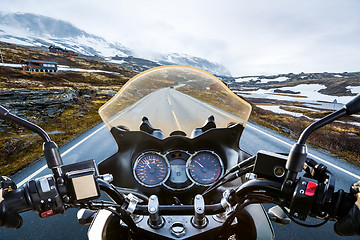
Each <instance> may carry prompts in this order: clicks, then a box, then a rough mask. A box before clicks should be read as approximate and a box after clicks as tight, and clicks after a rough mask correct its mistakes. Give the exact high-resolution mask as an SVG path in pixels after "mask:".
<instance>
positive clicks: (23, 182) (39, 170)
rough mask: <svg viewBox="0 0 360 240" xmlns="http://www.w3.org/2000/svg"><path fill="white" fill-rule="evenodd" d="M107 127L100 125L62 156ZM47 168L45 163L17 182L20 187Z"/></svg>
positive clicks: (63, 154)
mask: <svg viewBox="0 0 360 240" xmlns="http://www.w3.org/2000/svg"><path fill="white" fill-rule="evenodd" d="M105 127H106V125H104V126H102V127H100V128H99V129H97V130H96V131H94V132H93V133H91V134H90V135H89V136H87V137H85V138H84V139H82V140H81V141H79V142H78V143H76V144H75V145H74V146H72V147H71V148H69V149H68V150H66V151H65V152H63V153H62V154H60V155H61V157H63V156H65V155H66V154H68V153H69V152H71V151H72V150H74V149H75V148H76V147H78V146H79V145H80V144H82V143H84V142H85V141H86V140H88V139H89V138H91V137H92V136H94V135H95V134H96V133H98V132H99V131H101V130H102V129H104V128H105ZM46 168H47V164H45V165H44V166H42V167H41V168H39V169H38V170H37V171H35V172H34V173H32V174H30V175H29V176H28V177H27V178H25V179H24V180H22V181H21V182H19V183H18V184H17V186H18V187H20V186H22V185H23V184H25V183H26V182H28V181H30V180H31V179H33V178H34V177H35V176H36V175H38V174H39V173H41V172H42V171H44V170H45V169H46Z"/></svg>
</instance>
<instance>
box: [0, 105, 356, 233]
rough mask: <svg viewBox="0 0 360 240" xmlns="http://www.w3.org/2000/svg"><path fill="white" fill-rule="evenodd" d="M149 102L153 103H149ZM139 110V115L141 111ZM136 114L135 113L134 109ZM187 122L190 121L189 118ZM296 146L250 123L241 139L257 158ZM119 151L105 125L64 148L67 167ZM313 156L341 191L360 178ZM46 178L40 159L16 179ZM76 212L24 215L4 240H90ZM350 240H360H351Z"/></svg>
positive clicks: (279, 229)
mask: <svg viewBox="0 0 360 240" xmlns="http://www.w3.org/2000/svg"><path fill="white" fill-rule="evenodd" d="M147 101H148V102H149V99H147ZM170 102H171V105H172V107H174V105H176V103H175V102H176V98H173V99H170ZM159 106H161V105H159ZM188 106H189V105H188ZM138 107H139V106H138ZM138 107H137V108H136V112H137V111H138V110H140V108H138ZM162 108H163V109H164V108H166V106H162ZM160 109H161V108H160ZM143 110H144V109H143ZM173 110H174V109H173ZM177 110H179V109H175V110H174V113H171V114H172V115H173V114H175V115H173V116H175V117H174V122H173V123H172V124H173V125H174V124H176V125H177V123H176V122H178V123H181V122H182V119H181V118H182V117H184V116H183V115H184V114H183V115H180V111H177ZM132 111H135V110H134V109H132ZM144 111H145V110H144ZM139 114H142V115H146V114H144V112H141V111H139ZM187 114H189V113H187ZM175 118H176V119H177V121H176V120H175ZM187 121H189V119H188V118H187ZM204 121H205V119H204V120H202V121H201V124H202V123H203V122H204ZM201 124H200V125H201ZM137 126H138V125H137ZM180 127H182V126H180ZM293 143H294V141H293V140H291V139H288V138H286V137H284V136H282V135H279V134H277V133H275V132H273V131H271V130H268V129H266V128H264V127H261V126H258V125H256V124H253V123H250V122H249V123H247V126H246V128H245V131H244V133H243V136H242V138H241V141H240V146H241V147H242V148H243V149H245V150H246V151H248V152H250V153H252V154H255V153H256V152H257V151H258V150H261V149H263V150H268V151H274V152H288V151H289V149H290V148H291V145H292V144H293ZM39 147H41V146H39ZM116 150H117V145H116V143H115V141H114V140H113V139H112V136H111V134H110V132H109V131H108V129H107V128H106V127H105V125H104V124H100V125H98V126H96V127H95V128H93V129H91V130H90V131H89V132H87V133H85V134H83V135H81V136H80V137H78V138H76V139H74V140H73V141H71V142H69V143H68V144H66V145H65V146H63V147H61V148H60V151H61V153H62V156H63V161H64V164H69V163H73V162H78V161H82V160H88V159H95V160H96V161H97V162H99V161H101V160H103V159H105V158H106V157H108V156H110V155H112V154H113V153H115V152H116ZM309 153H310V154H311V155H310V157H313V158H314V159H315V160H318V161H319V159H324V160H325V161H326V162H324V163H325V164H326V165H327V166H329V169H330V170H331V171H332V172H333V173H334V175H335V177H336V184H337V185H336V187H337V189H338V188H344V189H346V190H347V189H348V188H349V186H350V185H351V184H352V183H353V182H354V181H356V180H357V179H358V178H359V177H358V176H357V175H358V174H360V171H359V169H358V168H355V167H353V166H352V165H349V164H347V163H346V162H344V161H343V160H341V159H339V158H336V157H334V156H332V155H331V154H329V153H327V152H325V151H322V150H317V149H312V148H309ZM317 158H318V159H317ZM329 164H332V165H333V166H330V165H329ZM346 171H348V172H346ZM46 174H50V170H48V169H46V167H45V160H44V159H40V160H39V161H37V162H35V163H34V164H32V165H30V166H29V167H27V168H26V169H24V170H22V171H20V172H18V173H17V174H15V175H14V176H13V177H12V178H13V180H14V181H15V182H16V183H18V184H22V183H23V182H24V181H28V180H29V179H31V178H35V177H37V176H43V175H46ZM76 212H77V210H76V209H73V210H68V211H67V212H66V213H65V214H62V215H57V216H53V217H49V218H46V219H40V218H39V217H38V216H37V215H36V214H35V213H34V212H26V213H22V214H21V215H22V217H23V219H24V225H23V227H22V228H20V229H17V230H13V229H4V228H2V229H0V239H14V240H15V239H22V240H25V239H87V235H86V233H87V227H86V226H82V225H79V224H78V223H77V219H76ZM314 222H318V221H317V220H315V221H310V222H309V223H314ZM274 228H275V233H276V239H343V238H341V237H339V236H337V235H336V234H335V233H334V232H333V224H332V223H327V224H326V225H325V226H322V227H320V228H317V229H311V228H304V227H301V226H298V225H296V224H295V223H291V224H289V225H287V226H278V225H276V224H274ZM346 239H358V238H351V237H350V238H346Z"/></svg>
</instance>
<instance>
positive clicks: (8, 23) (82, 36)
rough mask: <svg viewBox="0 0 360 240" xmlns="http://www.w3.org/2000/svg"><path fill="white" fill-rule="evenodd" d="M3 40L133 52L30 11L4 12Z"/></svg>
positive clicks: (84, 50) (112, 52) (92, 51)
mask: <svg viewBox="0 0 360 240" xmlns="http://www.w3.org/2000/svg"><path fill="white" fill-rule="evenodd" d="M0 41H4V42H8V43H15V44H22V45H27V46H37V47H40V46H46V47H48V46H50V45H56V46H58V47H61V48H66V49H70V50H73V51H75V52H77V53H80V54H84V55H99V56H110V55H113V56H115V55H120V56H127V55H131V54H132V52H131V51H130V50H129V49H127V48H126V47H124V46H122V45H121V44H119V43H116V44H113V43H109V42H107V41H106V40H105V39H103V38H101V37H98V36H95V35H92V34H88V33H86V32H85V31H82V30H80V29H79V28H77V27H75V26H73V25H72V24H70V23H68V22H65V21H61V20H57V19H53V18H50V17H45V16H40V15H35V14H30V13H9V14H5V13H0Z"/></svg>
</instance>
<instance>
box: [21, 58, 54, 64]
mask: <svg viewBox="0 0 360 240" xmlns="http://www.w3.org/2000/svg"><path fill="white" fill-rule="evenodd" d="M26 62H33V63H45V64H57V62H51V61H40V60H33V59H21V60H20V63H26Z"/></svg>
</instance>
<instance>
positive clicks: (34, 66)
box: [20, 59, 58, 72]
mask: <svg viewBox="0 0 360 240" xmlns="http://www.w3.org/2000/svg"><path fill="white" fill-rule="evenodd" d="M20 64H21V66H22V68H23V70H24V71H32V72H57V70H58V67H57V65H58V64H57V63H56V62H51V61H40V60H32V59H21V60H20Z"/></svg>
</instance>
